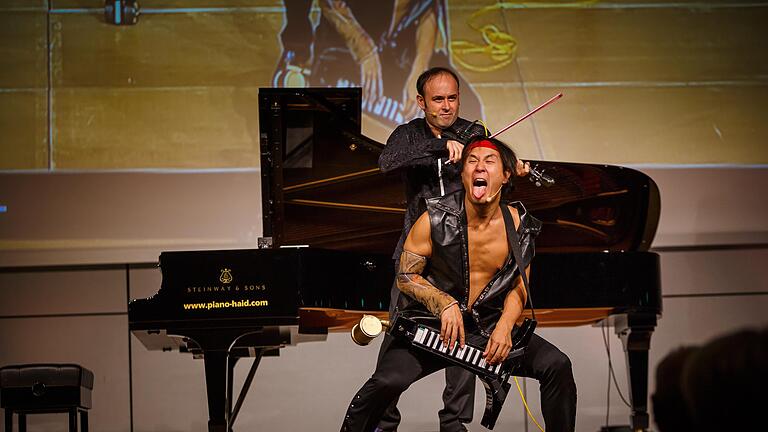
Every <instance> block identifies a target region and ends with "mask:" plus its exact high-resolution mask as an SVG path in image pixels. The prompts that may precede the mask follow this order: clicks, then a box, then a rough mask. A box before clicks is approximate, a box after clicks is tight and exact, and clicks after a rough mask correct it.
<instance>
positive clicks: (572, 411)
mask: <svg viewBox="0 0 768 432" xmlns="http://www.w3.org/2000/svg"><path fill="white" fill-rule="evenodd" d="M386 337H387V338H388V339H390V340H389V341H385V343H387V347H386V348H385V349H384V352H382V355H381V356H380V360H379V362H378V364H377V365H376V371H375V372H374V373H373V376H371V378H370V379H368V381H366V383H365V384H364V385H363V387H362V388H361V389H360V390H359V391H358V392H357V394H355V396H354V397H353V399H352V402H351V403H350V404H349V408H348V409H347V414H346V416H345V417H344V422H343V424H342V427H341V430H342V431H357V432H371V431H373V430H374V428H375V427H376V425H377V423H378V422H379V419H380V418H381V417H382V415H383V414H384V412H385V410H386V409H387V408H388V407H389V406H390V404H391V403H392V402H393V401H394V400H396V399H397V398H398V397H399V396H400V394H401V393H402V392H404V391H405V390H406V389H407V388H408V387H409V386H410V385H411V384H412V383H414V382H416V381H418V380H420V379H421V378H424V377H425V376H427V375H430V374H432V373H434V372H436V371H438V370H440V369H443V368H445V367H446V366H448V363H447V362H446V361H444V360H442V359H440V358H439V357H437V356H435V355H432V354H429V353H426V352H424V351H421V350H419V349H417V348H413V347H411V346H410V344H408V343H407V342H403V341H400V340H396V339H393V338H391V337H390V336H389V335H387V336H386ZM467 339H468V340H467V341H468V342H470V343H472V344H474V345H481V344H482V341H478V340H477V338H473V337H472V335H468V338H467ZM473 339H474V340H473ZM478 342H479V343H478ZM516 374H517V375H519V376H524V377H529V378H534V379H536V380H538V381H539V384H540V391H541V411H542V414H543V416H544V422H545V427H546V430H547V431H548V432H560V431H563V432H566V431H567V432H572V431H574V430H575V424H576V384H575V383H574V381H573V372H572V370H571V361H570V360H569V359H568V356H566V355H565V354H563V353H562V352H561V351H560V350H559V349H557V347H555V346H554V345H552V344H551V343H549V342H547V341H546V340H544V339H543V338H542V337H540V336H538V335H536V334H534V335H533V337H532V338H531V341H530V342H529V344H528V350H527V352H526V354H525V356H524V358H523V360H522V363H521V365H520V368H519V369H518V371H517V372H516Z"/></svg>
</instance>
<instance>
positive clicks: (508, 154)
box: [461, 136, 517, 191]
mask: <svg viewBox="0 0 768 432" xmlns="http://www.w3.org/2000/svg"><path fill="white" fill-rule="evenodd" d="M480 141H489V142H490V143H491V144H493V146H494V147H496V150H497V151H498V152H499V155H500V156H501V165H502V166H503V167H504V171H509V172H510V175H509V182H508V183H507V184H506V186H505V187H504V191H506V190H508V189H509V188H510V187H511V186H512V180H513V179H514V178H515V172H516V168H517V154H515V151H514V150H512V148H511V147H509V146H508V145H506V144H504V143H503V142H501V141H499V140H497V139H496V138H488V137H485V136H476V137H474V138H471V139H470V140H469V142H467V144H466V145H465V146H464V149H463V150H462V151H461V165H462V167H463V166H464V163H465V162H466V161H467V158H468V157H469V152H470V151H471V150H472V144H475V143H478V142H480Z"/></svg>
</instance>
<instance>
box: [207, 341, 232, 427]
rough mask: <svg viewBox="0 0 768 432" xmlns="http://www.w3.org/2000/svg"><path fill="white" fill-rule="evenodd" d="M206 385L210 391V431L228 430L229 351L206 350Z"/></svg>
mask: <svg viewBox="0 0 768 432" xmlns="http://www.w3.org/2000/svg"><path fill="white" fill-rule="evenodd" d="M203 360H204V361H205V387H206V392H207V393H208V432H228V431H227V418H226V412H227V411H226V400H225V399H226V394H227V377H226V375H227V367H228V365H227V352H226V351H206V352H205V355H204V357H203Z"/></svg>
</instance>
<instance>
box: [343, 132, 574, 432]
mask: <svg viewBox="0 0 768 432" xmlns="http://www.w3.org/2000/svg"><path fill="white" fill-rule="evenodd" d="M461 160H462V166H463V169H462V171H461V183H462V186H463V188H462V189H461V190H459V191H456V192H454V193H451V194H447V195H445V196H442V197H437V198H432V199H429V200H427V211H426V212H425V213H424V214H422V215H421V216H420V217H419V218H418V219H417V221H416V223H415V224H414V226H413V228H412V229H411V231H410V233H409V234H408V237H407V239H406V241H405V244H404V247H403V252H402V255H401V256H400V260H399V263H400V266H399V269H398V275H397V286H398V288H399V289H400V291H401V292H402V293H403V295H402V296H401V301H400V302H399V303H398V309H399V310H401V311H413V310H416V311H422V312H424V313H431V314H433V315H435V316H436V317H439V318H440V322H441V329H440V335H441V338H442V340H443V342H444V343H446V344H447V345H448V346H450V347H452V346H453V345H454V343H458V344H460V345H461V346H463V345H464V344H465V343H471V344H472V345H475V346H483V347H485V352H484V353H483V357H484V358H485V360H486V361H487V362H488V363H490V364H498V363H499V362H502V361H504V360H505V359H506V357H507V355H508V354H509V351H510V349H511V347H512V335H513V332H514V329H515V323H516V322H517V320H518V319H519V318H520V316H521V313H522V311H523V307H524V305H525V302H526V299H527V293H526V291H525V288H524V285H523V283H522V279H521V277H520V272H521V271H525V272H526V274H529V272H530V263H531V260H532V259H533V255H534V246H533V242H534V238H535V237H536V235H537V234H538V232H539V230H540V228H541V222H540V221H538V220H537V219H535V218H534V217H533V216H531V215H530V214H528V213H527V211H526V210H525V207H524V206H523V204H522V203H520V202H512V203H501V192H502V191H503V189H504V188H507V187H509V184H510V181H511V178H512V174H513V172H514V170H515V166H516V164H517V158H516V156H515V154H514V152H513V151H512V150H511V149H509V148H508V147H506V146H505V145H504V144H503V143H501V142H500V141H498V140H495V139H486V138H478V139H476V140H473V141H471V142H470V143H469V144H468V145H467V146H466V147H465V148H464V149H463V152H462V157H461ZM512 230H516V231H517V232H518V233H519V236H517V238H518V239H519V243H520V248H521V251H522V254H521V256H522V258H521V259H522V260H523V262H522V263H518V262H516V261H515V259H514V256H513V254H512V244H511V243H510V242H511V241H513V240H512V239H514V238H516V236H514V235H510V234H509V233H510V232H511V231H512ZM448 364H449V363H448V362H447V360H444V359H442V358H440V357H438V356H435V355H433V354H430V353H427V352H425V351H421V350H419V349H418V348H415V347H412V346H411V345H410V344H409V343H407V342H404V341H401V340H397V339H391V341H390V343H389V344H388V345H387V347H386V348H385V349H383V350H382V353H381V354H380V357H379V362H378V364H377V365H376V371H375V372H374V373H373V376H372V377H371V378H370V379H369V380H368V381H367V382H366V383H365V384H364V385H363V387H362V388H361V389H360V390H359V391H358V393H357V394H356V395H355V396H354V398H353V399H352V403H351V404H350V406H349V408H348V409H347V415H346V417H345V419H344V423H343V425H342V431H360V432H362V431H365V432H369V431H371V430H373V428H374V427H375V426H376V424H377V423H378V419H379V418H380V416H381V415H382V413H383V412H384V410H385V409H386V408H387V407H388V406H389V404H390V403H391V402H392V401H393V400H395V399H396V398H398V397H399V396H400V394H401V393H402V392H403V391H405V390H406V389H407V388H408V387H409V386H410V385H411V384H412V383H414V382H415V381H417V380H419V379H421V378H423V377H425V376H427V375H429V374H431V373H433V372H436V371H438V370H441V369H444V368H445V367H447V366H448ZM515 373H516V374H519V375H521V376H526V377H531V378H535V379H537V380H538V381H539V383H540V390H541V405H542V414H543V416H544V421H545V423H546V430H547V431H549V432H559V431H569V432H570V431H573V430H574V428H575V419H576V385H575V383H574V380H573V373H572V371H571V363H570V360H569V359H568V357H567V356H566V355H565V354H563V353H562V352H561V351H560V350H558V349H557V348H556V347H555V346H554V345H552V344H550V343H549V342H547V341H546V340H544V339H543V338H541V337H539V336H537V335H533V337H532V338H531V340H530V342H529V344H528V350H527V352H526V354H525V355H524V356H523V358H522V360H521V364H520V366H519V368H517V369H516V370H515Z"/></svg>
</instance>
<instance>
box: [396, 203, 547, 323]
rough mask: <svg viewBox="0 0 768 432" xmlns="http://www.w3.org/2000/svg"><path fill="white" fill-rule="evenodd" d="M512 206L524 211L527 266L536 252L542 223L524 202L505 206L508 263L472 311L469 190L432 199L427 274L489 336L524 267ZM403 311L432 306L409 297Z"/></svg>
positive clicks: (522, 235)
mask: <svg viewBox="0 0 768 432" xmlns="http://www.w3.org/2000/svg"><path fill="white" fill-rule="evenodd" d="M507 206H512V207H515V208H516V209H517V211H518V214H519V215H520V227H519V229H518V236H517V237H518V238H519V239H520V249H521V252H522V260H523V262H524V265H523V266H520V267H522V268H525V267H526V266H528V264H530V262H531V260H532V259H533V256H534V245H533V240H534V239H535V238H536V235H538V233H539V231H540V230H541V222H540V221H539V220H538V219H536V218H534V217H533V216H531V215H529V214H528V212H527V211H526V210H525V207H524V206H523V204H522V203H521V202H519V201H515V202H511V203H504V204H503V205H502V206H501V210H502V215H503V217H504V225H505V226H506V228H507V243H509V255H508V257H507V260H506V262H505V264H504V266H503V267H502V269H501V270H499V271H498V272H497V273H496V274H495V275H494V276H493V277H492V278H491V280H490V281H489V282H488V285H486V286H485V287H484V288H483V290H482V291H481V293H480V295H479V296H478V297H477V300H475V303H474V304H473V305H472V308H471V310H470V308H469V306H468V304H467V303H468V301H469V252H468V245H467V216H466V212H465V209H464V191H463V190H461V191H457V192H455V193H452V194H448V195H445V196H443V197H437V198H432V199H428V200H427V212H428V213H429V222H430V236H431V239H432V256H431V257H430V258H429V260H428V262H427V266H426V268H425V269H424V274H423V276H424V278H425V279H427V280H428V281H429V282H430V283H431V284H432V285H434V286H435V287H437V288H438V289H440V290H442V291H445V292H446V293H448V294H449V295H450V296H452V297H453V298H454V299H456V300H457V301H458V302H459V306H460V308H461V310H462V312H464V313H465V314H464V316H465V319H466V317H467V316H468V315H469V316H471V317H472V319H473V320H474V321H475V324H476V325H477V327H478V328H479V329H480V332H481V333H482V335H483V336H485V337H489V336H490V333H491V332H492V331H493V329H494V327H495V326H496V322H497V321H498V319H499V317H500V316H501V311H502V309H503V308H504V300H505V299H506V296H507V293H508V292H509V290H510V289H512V286H513V285H512V284H513V282H514V280H515V278H517V276H518V275H519V266H518V265H517V263H516V262H515V258H514V255H513V254H512V244H511V241H512V239H513V235H512V234H511V233H510V230H513V229H514V226H515V224H514V220H513V218H512V214H511V212H510V211H509V208H508V207H507ZM402 297H406V296H404V295H403V296H401V305H402V307H401V308H400V309H401V310H414V309H424V310H425V311H426V309H425V308H424V307H423V306H422V305H421V304H420V303H418V302H416V301H414V300H412V299H410V298H408V297H406V299H407V300H409V301H405V302H402V300H403V299H402Z"/></svg>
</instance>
